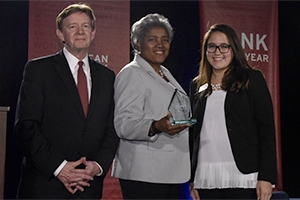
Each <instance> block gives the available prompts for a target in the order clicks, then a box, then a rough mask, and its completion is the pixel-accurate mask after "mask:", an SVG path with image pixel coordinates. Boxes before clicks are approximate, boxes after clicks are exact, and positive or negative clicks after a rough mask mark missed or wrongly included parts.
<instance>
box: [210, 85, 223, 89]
mask: <svg viewBox="0 0 300 200" xmlns="http://www.w3.org/2000/svg"><path fill="white" fill-rule="evenodd" d="M211 87H212V90H220V89H222V88H221V84H216V85H214V84H211Z"/></svg>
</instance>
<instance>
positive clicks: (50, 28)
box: [28, 0, 130, 200]
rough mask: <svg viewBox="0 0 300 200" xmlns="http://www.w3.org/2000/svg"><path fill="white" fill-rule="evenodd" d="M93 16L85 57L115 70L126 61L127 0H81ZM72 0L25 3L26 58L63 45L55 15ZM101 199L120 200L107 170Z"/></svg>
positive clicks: (46, 53) (116, 185) (113, 179)
mask: <svg viewBox="0 0 300 200" xmlns="http://www.w3.org/2000/svg"><path fill="white" fill-rule="evenodd" d="M84 2H85V3H87V4H88V5H90V6H91V7H92V9H93V10H94V14H95V16H96V36H95V39H94V41H93V43H92V44H91V47H90V49H89V56H90V57H91V58H92V59H94V60H96V61H98V62H100V63H101V64H103V65H105V66H108V67H109V68H111V69H112V70H114V72H115V73H118V72H119V70H120V69H121V68H122V67H123V66H124V65H125V64H127V63H128V62H129V61H130V52H129V51H130V46H129V45H130V42H129V39H130V38H129V33H130V1H129V0H120V1H105V0H97V1H90V0H85V1H84ZM72 3H73V2H72V1H69V0H65V1H53V0H52V1H51V0H50V1H36V0H32V1H30V3H29V38H28V58H29V59H32V58H36V57H40V56H45V55H49V54H53V53H56V52H58V51H60V50H61V49H62V48H63V44H62V43H61V41H60V40H59V38H58V37H57V36H56V23H55V22H56V16H57V15H58V14H59V13H60V12H61V11H62V9H64V8H65V7H66V6H68V5H69V4H72ZM102 199H103V200H105V199H122V194H121V189H120V186H119V181H118V179H116V178H113V177H111V175H110V172H109V173H108V174H107V176H106V178H105V179H104V188H103V197H102Z"/></svg>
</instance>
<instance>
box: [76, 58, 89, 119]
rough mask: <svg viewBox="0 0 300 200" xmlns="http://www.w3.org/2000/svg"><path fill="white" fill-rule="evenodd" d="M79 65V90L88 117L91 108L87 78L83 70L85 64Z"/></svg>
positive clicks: (80, 62) (79, 63)
mask: <svg viewBox="0 0 300 200" xmlns="http://www.w3.org/2000/svg"><path fill="white" fill-rule="evenodd" d="M78 65H79V68H78V73H77V88H78V92H79V96H80V99H81V104H82V107H83V111H84V115H85V116H87V111H88V107H89V98H88V90H87V82H86V76H85V73H84V71H83V68H82V65H83V62H82V61H79V62H78Z"/></svg>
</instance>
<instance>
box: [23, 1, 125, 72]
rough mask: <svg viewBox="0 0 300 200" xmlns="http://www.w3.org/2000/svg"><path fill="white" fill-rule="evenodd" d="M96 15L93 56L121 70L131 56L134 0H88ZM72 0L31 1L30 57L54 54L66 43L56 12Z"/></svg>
mask: <svg viewBox="0 0 300 200" xmlns="http://www.w3.org/2000/svg"><path fill="white" fill-rule="evenodd" d="M84 2H86V3H87V4H88V5H90V6H91V7H92V8H93V10H94V13H95V16H96V36H95V39H94V41H93V43H92V44H91V47H90V49H89V53H90V57H91V58H92V59H94V60H96V61H98V62H100V63H101V64H103V65H105V66H108V67H110V68H111V69H113V70H114V71H115V73H117V72H118V71H119V70H120V69H121V68H122V67H123V66H124V65H125V64H127V63H128V62H129V61H130V60H129V59H130V52H129V51H130V47H129V44H130V43H129V33H130V30H129V29H130V1H129V0H128V1H127V0H120V1H105V0H99V1H90V0H86V1H84ZM72 3H73V2H72V1H69V0H65V1H55V0H54V1H53V0H52V1H51V0H50V1H36V0H32V1H30V3H29V38H28V39H29V40H28V41H29V42H28V57H29V59H32V58H36V57H40V56H45V55H48V54H53V53H55V52H57V51H60V50H61V49H62V47H63V45H62V43H61V41H60V40H59V39H58V37H57V36H56V23H55V21H56V16H57V15H58V14H59V13H60V12H61V11H62V9H64V8H65V7H66V6H68V5H69V4H72Z"/></svg>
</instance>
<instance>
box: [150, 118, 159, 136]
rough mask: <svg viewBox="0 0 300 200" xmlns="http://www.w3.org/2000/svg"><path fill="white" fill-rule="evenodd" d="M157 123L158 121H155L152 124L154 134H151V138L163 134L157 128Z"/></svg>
mask: <svg viewBox="0 0 300 200" xmlns="http://www.w3.org/2000/svg"><path fill="white" fill-rule="evenodd" d="M155 122H156V121H153V122H152V124H151V129H152V133H149V136H154V135H156V134H158V133H161V132H162V131H161V130H159V129H157V128H156V126H155Z"/></svg>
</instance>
